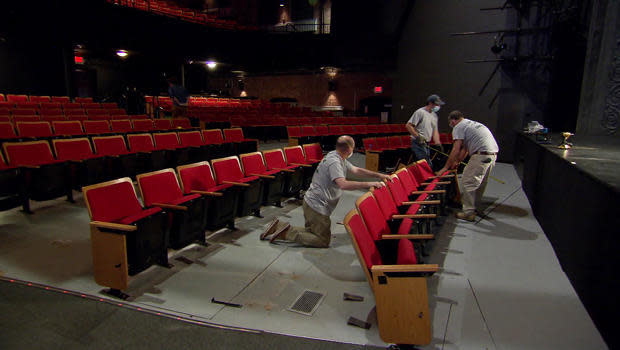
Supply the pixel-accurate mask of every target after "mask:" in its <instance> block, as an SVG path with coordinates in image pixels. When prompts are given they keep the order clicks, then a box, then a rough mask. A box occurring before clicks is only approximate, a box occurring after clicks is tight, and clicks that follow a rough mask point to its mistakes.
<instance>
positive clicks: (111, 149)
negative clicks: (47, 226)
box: [0, 129, 257, 212]
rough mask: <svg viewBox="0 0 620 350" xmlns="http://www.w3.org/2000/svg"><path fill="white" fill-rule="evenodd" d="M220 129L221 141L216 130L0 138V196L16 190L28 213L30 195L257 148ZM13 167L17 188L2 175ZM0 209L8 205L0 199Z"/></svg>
mask: <svg viewBox="0 0 620 350" xmlns="http://www.w3.org/2000/svg"><path fill="white" fill-rule="evenodd" d="M224 133H225V135H226V139H224V137H223V135H222V131H221V130H219V129H216V130H203V131H202V132H201V131H199V130H193V131H184V132H178V133H177V132H161V133H153V134H149V133H142V134H126V135H108V136H92V137H89V138H87V137H81V138H58V139H53V140H51V141H47V140H38V141H26V142H4V143H3V150H4V154H5V156H6V158H4V157H3V161H2V163H1V165H0V170H1V174H0V180H1V181H0V197H2V198H4V197H9V196H10V194H11V193H18V194H19V197H20V199H21V200H20V201H21V204H22V205H23V207H24V210H25V211H26V212H29V200H30V199H34V200H48V199H53V198H57V197H59V196H62V195H64V194H66V195H67V196H68V198H70V199H71V198H72V193H71V188H75V189H78V188H79V187H80V186H84V185H87V184H92V183H97V182H100V181H105V180H106V179H109V178H116V177H119V176H130V177H135V175H136V174H137V173H140V172H143V171H145V170H154V169H163V168H166V167H176V166H178V165H183V164H188V163H192V162H198V161H204V160H209V159H212V158H217V157H224V156H231V155H235V154H239V153H245V152H253V151H256V150H257V142H256V141H255V140H249V139H245V137H244V135H243V132H242V130H241V129H229V130H225V131H224ZM52 148H53V150H54V151H52ZM4 159H6V162H5V161H4ZM70 162H75V163H70ZM16 169H18V170H20V171H21V172H18V173H16V174H14V175H15V176H19V175H20V174H21V175H23V176H22V177H20V179H21V181H19V182H20V185H19V186H15V185H14V184H13V183H14V182H15V181H9V180H10V179H8V180H7V179H4V176H6V174H7V173H11V172H14V171H15V170H16ZM15 176H13V178H14V177H15ZM46 181H49V183H47V182H46ZM9 184H11V185H10V186H9ZM9 207H11V206H9ZM0 208H8V207H5V206H4V205H3V204H2V201H0Z"/></svg>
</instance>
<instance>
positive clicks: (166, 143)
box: [153, 132, 180, 149]
mask: <svg viewBox="0 0 620 350" xmlns="http://www.w3.org/2000/svg"><path fill="white" fill-rule="evenodd" d="M153 141H155V149H176V148H179V146H180V144H179V137H178V136H177V133H176V132H164V133H157V134H153Z"/></svg>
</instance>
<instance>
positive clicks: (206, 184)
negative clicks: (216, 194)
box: [177, 162, 217, 193]
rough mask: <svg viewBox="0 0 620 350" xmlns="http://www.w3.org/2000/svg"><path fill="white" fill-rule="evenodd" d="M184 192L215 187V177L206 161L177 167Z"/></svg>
mask: <svg viewBox="0 0 620 350" xmlns="http://www.w3.org/2000/svg"><path fill="white" fill-rule="evenodd" d="M177 170H178V172H179V177H180V178H181V185H182V186H183V192H184V193H190V192H191V191H208V190H209V189H210V188H212V187H215V186H216V185H217V184H216V183H215V179H214V178H213V172H212V171H211V165H209V163H208V162H200V163H195V164H190V165H183V166H180V167H178V168H177Z"/></svg>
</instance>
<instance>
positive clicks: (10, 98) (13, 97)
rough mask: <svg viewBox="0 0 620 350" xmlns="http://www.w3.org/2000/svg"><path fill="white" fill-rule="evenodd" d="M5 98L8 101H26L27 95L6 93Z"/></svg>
mask: <svg viewBox="0 0 620 350" xmlns="http://www.w3.org/2000/svg"><path fill="white" fill-rule="evenodd" d="M6 100H7V101H9V102H28V96H27V95H6Z"/></svg>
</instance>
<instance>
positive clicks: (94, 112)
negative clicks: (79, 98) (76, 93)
mask: <svg viewBox="0 0 620 350" xmlns="http://www.w3.org/2000/svg"><path fill="white" fill-rule="evenodd" d="M86 114H88V116H89V117H91V116H106V117H108V118H109V115H110V113H108V110H107V109H87V110H86Z"/></svg>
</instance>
